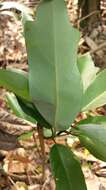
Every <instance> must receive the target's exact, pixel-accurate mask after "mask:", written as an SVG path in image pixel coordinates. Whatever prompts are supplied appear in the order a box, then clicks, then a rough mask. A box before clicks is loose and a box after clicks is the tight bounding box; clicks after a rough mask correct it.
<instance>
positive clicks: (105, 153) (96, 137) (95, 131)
mask: <svg viewBox="0 0 106 190" xmlns="http://www.w3.org/2000/svg"><path fill="white" fill-rule="evenodd" d="M78 130H79V132H80V133H79V139H80V141H81V144H82V145H83V146H85V147H86V148H87V149H88V150H89V151H90V152H91V153H92V154H93V155H94V156H95V157H97V158H98V159H100V160H103V161H106V126H103V125H96V124H86V125H79V126H78Z"/></svg>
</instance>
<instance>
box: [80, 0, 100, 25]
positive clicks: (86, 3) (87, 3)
mask: <svg viewBox="0 0 106 190" xmlns="http://www.w3.org/2000/svg"><path fill="white" fill-rule="evenodd" d="M78 8H79V10H80V11H79V12H80V13H79V14H80V19H81V20H82V23H81V25H82V26H89V25H90V26H91V25H92V24H94V23H96V22H97V21H98V18H99V15H100V12H99V11H100V0H79V1H78ZM84 18H85V19H84Z"/></svg>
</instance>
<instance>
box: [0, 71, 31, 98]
mask: <svg viewBox="0 0 106 190" xmlns="http://www.w3.org/2000/svg"><path fill="white" fill-rule="evenodd" d="M0 86H2V87H4V88H6V89H7V90H10V91H12V92H14V93H15V94H16V95H18V96H20V97H21V98H24V99H26V100H27V101H31V98H30V95H29V84H28V75H27V73H26V72H24V71H22V70H19V69H11V70H10V69H8V70H5V69H0Z"/></svg>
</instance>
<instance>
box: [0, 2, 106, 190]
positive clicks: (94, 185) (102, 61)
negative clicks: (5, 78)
mask: <svg viewBox="0 0 106 190" xmlns="http://www.w3.org/2000/svg"><path fill="white" fill-rule="evenodd" d="M68 10H69V15H70V18H71V20H72V21H73V20H74V18H73V14H74V13H73V12H74V10H73V9H72V7H71V6H70V5H68ZM4 21H5V22H4ZM88 51H89V52H91V54H92V57H93V59H94V61H95V65H97V66H99V67H100V68H101V69H103V68H106V25H104V23H102V20H100V21H98V22H97V23H96V24H95V25H94V26H93V28H92V29H89V30H85V31H84V32H83V33H82V35H81V39H80V43H79V52H80V53H85V52H88ZM0 67H1V68H19V69H23V70H26V71H27V70H28V64H27V54H26V49H25V41H24V38H23V36H22V26H21V23H20V21H17V20H16V19H15V18H14V19H13V18H12V17H11V16H7V15H2V14H1V15H0ZM5 94H6V90H5V89H3V88H0V190H54V189H55V184H54V180H53V177H52V175H51V172H50V163H49V151H50V147H51V146H52V144H53V142H52V140H46V139H45V150H46V166H45V175H46V179H45V182H44V183H43V184H42V156H41V154H40V146H39V140H38V135H37V131H36V126H35V131H34V132H33V134H32V136H31V137H30V138H28V139H25V140H24V139H23V140H19V143H20V144H21V146H20V144H17V141H16V138H15V137H16V136H19V135H20V134H23V133H24V132H27V131H30V130H32V128H33V124H29V123H28V122H27V121H23V120H22V119H19V118H17V117H15V116H14V115H13V113H12V112H11V110H10V109H9V107H8V106H7V104H6V101H5ZM98 113H99V114H102V115H106V109H105V107H102V108H100V109H98V110H96V111H95V112H94V113H93V114H96V115H97V114H98ZM82 117H85V116H84V115H82V116H81V118H78V119H82ZM57 142H58V143H63V144H66V143H67V144H68V145H69V146H70V148H72V149H73V150H74V152H75V154H76V155H77V156H78V157H79V158H80V161H81V163H82V169H83V172H84V176H85V179H86V183H87V187H88V190H94V189H95V190H106V163H105V162H102V161H100V160H98V159H96V158H95V157H93V156H92V155H91V154H90V153H89V152H88V151H87V150H86V149H84V148H82V147H81V145H80V143H79V141H78V139H77V138H74V139H73V138H72V136H65V137H64V138H63V137H59V138H58V139H57Z"/></svg>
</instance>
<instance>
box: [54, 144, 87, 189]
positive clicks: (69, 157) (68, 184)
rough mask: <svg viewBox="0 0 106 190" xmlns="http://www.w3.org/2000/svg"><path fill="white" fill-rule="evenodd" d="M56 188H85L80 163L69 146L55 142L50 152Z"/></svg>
mask: <svg viewBox="0 0 106 190" xmlns="http://www.w3.org/2000/svg"><path fill="white" fill-rule="evenodd" d="M50 160H51V167H52V172H53V175H54V176H55V179H56V190H64V189H68V190H87V189H86V185H85V181H84V177H83V174H82V171H81V168H80V163H79V162H78V160H77V159H76V158H75V157H74V155H73V153H72V152H71V151H70V149H69V148H67V147H65V146H64V145H60V144H55V145H54V146H53V147H52V149H51V152H50Z"/></svg>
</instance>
